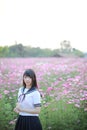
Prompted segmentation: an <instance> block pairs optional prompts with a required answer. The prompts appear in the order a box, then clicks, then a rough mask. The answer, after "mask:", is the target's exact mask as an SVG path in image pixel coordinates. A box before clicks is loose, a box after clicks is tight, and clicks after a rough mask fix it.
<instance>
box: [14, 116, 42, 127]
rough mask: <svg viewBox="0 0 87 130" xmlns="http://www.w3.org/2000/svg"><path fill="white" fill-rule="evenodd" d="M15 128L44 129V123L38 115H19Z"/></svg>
mask: <svg viewBox="0 0 87 130" xmlns="http://www.w3.org/2000/svg"><path fill="white" fill-rule="evenodd" d="M14 130H42V125H41V122H40V119H39V117H38V116H21V115H19V117H18V119H17V121H16V125H15V129H14Z"/></svg>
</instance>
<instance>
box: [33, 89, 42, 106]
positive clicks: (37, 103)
mask: <svg viewBox="0 0 87 130" xmlns="http://www.w3.org/2000/svg"><path fill="white" fill-rule="evenodd" d="M33 103H34V106H35V107H41V96H40V93H39V91H35V92H34V94H33Z"/></svg>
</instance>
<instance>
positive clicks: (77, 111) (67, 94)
mask: <svg viewBox="0 0 87 130" xmlns="http://www.w3.org/2000/svg"><path fill="white" fill-rule="evenodd" d="M28 68H32V69H33V70H34V71H35V73H36V76H37V82H38V88H39V91H40V92H41V94H42V111H41V114H40V119H41V122H42V125H43V130H86V129H87V111H86V108H87V105H86V104H87V103H86V101H87V59H86V58H14V59H11V58H9V59H6V58H0V127H1V128H2V129H1V130H12V129H13V127H14V124H15V121H14V120H15V119H16V117H17V115H16V114H15V113H14V112H13V109H14V107H15V104H16V101H17V92H18V89H19V88H20V87H21V86H22V75H23V72H24V71H25V69H28Z"/></svg>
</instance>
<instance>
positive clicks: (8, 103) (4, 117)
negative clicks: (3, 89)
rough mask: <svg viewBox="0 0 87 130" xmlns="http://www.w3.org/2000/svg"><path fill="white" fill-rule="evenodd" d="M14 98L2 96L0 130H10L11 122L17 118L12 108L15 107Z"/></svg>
mask: <svg viewBox="0 0 87 130" xmlns="http://www.w3.org/2000/svg"><path fill="white" fill-rule="evenodd" d="M15 101H16V98H15V97H14V98H12V97H9V95H7V94H6V95H4V94H3V96H2V98H1V99H0V129H1V130H12V128H13V125H14V124H13V123H12V124H11V122H13V120H14V119H15V118H16V117H17V115H16V114H15V112H14V111H13V108H14V107H15Z"/></svg>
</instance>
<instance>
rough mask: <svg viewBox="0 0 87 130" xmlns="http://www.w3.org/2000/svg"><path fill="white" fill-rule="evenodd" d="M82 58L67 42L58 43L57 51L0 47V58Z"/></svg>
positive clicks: (28, 47) (19, 46) (16, 46)
mask: <svg viewBox="0 0 87 130" xmlns="http://www.w3.org/2000/svg"><path fill="white" fill-rule="evenodd" d="M66 55H67V56H69V55H71V56H79V57H84V53H83V52H81V51H80V50H77V49H75V48H72V47H71V45H70V43H69V42H68V41H65V40H64V41H63V42H61V43H60V48H58V49H54V50H51V49H48V48H46V49H41V48H40V47H31V46H23V45H22V44H21V43H19V44H14V45H12V46H9V47H8V46H4V47H2V46H0V57H63V56H66Z"/></svg>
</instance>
